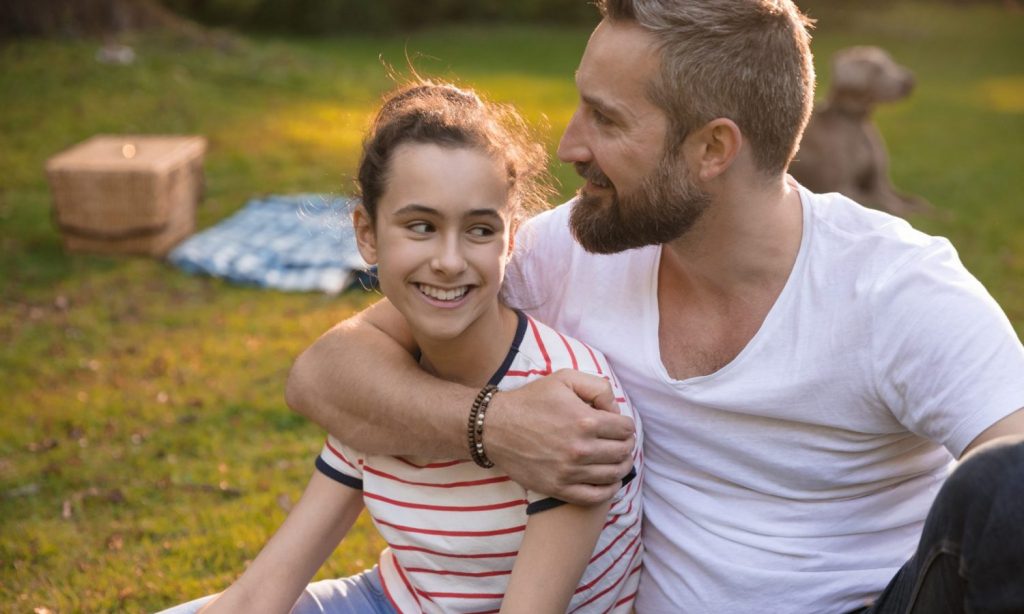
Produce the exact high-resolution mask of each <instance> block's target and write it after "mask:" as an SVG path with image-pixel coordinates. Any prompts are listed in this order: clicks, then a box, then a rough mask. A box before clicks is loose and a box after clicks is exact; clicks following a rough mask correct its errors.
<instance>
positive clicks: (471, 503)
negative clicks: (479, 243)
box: [316, 313, 643, 614]
mask: <svg viewBox="0 0 1024 614" xmlns="http://www.w3.org/2000/svg"><path fill="white" fill-rule="evenodd" d="M518 315H519V326H518V330H517V331H516V337H515V340H514V341H513V344H512V347H511V348H510V350H509V353H508V356H507V357H506V359H505V361H504V363H503V364H502V366H501V368H499V369H498V372H497V373H495V375H494V377H493V378H492V379H491V382H490V383H492V384H494V385H496V386H498V388H499V389H501V390H509V389H513V388H518V387H519V386H522V385H524V384H526V383H527V382H530V381H532V380H534V379H537V378H539V377H544V376H545V375H548V374H550V373H552V372H554V371H556V370H558V369H563V368H572V369H577V370H579V371H583V372H587V373H593V374H596V375H600V376H603V377H605V378H607V379H608V381H609V382H610V383H611V385H612V388H613V390H614V392H615V396H616V400H617V401H618V403H619V408H620V411H621V412H622V413H623V414H625V415H629V416H630V417H632V418H633V419H634V421H635V424H636V428H637V433H636V440H637V445H636V448H634V452H633V464H634V467H635V469H636V471H635V474H631V477H632V479H627V480H624V485H623V487H622V488H621V489H620V490H619V492H618V494H617V495H616V497H615V499H614V500H613V501H612V504H611V507H610V509H609V510H608V518H607V522H606V524H605V526H604V529H603V530H602V532H601V535H600V537H599V538H598V542H597V546H596V547H595V549H594V554H593V557H592V558H591V560H590V563H589V565H588V566H587V569H586V571H585V572H584V573H583V577H582V578H581V579H580V582H579V585H578V586H577V588H576V593H575V595H574V596H573V599H572V601H571V603H570V605H569V609H568V611H569V612H586V613H591V612H594V613H597V612H601V613H604V612H615V613H620V612H621V613H625V612H629V610H630V607H631V606H632V603H633V599H634V597H635V595H636V590H637V585H638V583H639V573H638V572H639V571H640V563H641V555H642V552H643V550H642V547H641V544H640V514H641V509H640V505H641V504H640V502H641V498H640V496H639V489H640V483H641V477H642V476H641V472H642V470H643V469H642V467H643V463H642V449H643V447H642V446H643V434H642V431H641V427H640V422H639V418H638V416H637V415H636V413H635V412H634V411H633V407H632V406H631V405H630V403H629V401H628V400H627V398H626V395H625V394H624V393H623V391H622V388H621V387H620V386H619V382H618V380H617V379H616V378H615V376H614V375H613V374H612V372H611V370H610V369H609V368H608V363H607V361H606V360H605V358H604V356H603V355H601V354H600V353H599V352H597V351H596V350H593V349H591V348H590V347H588V346H587V345H586V344H584V343H582V342H580V341H577V340H575V339H572V338H569V337H566V336H564V335H561V334H559V333H558V332H556V331H554V330H552V329H551V328H548V327H547V326H545V325H543V324H541V323H540V322H537V321H536V320H534V319H532V318H529V317H528V316H525V315H524V314H522V313H519V314H518ZM316 464H317V468H318V469H319V470H320V471H321V472H323V473H324V474H325V475H327V476H328V477H331V478H333V479H335V480H337V481H339V482H341V483H343V484H345V485H348V486H350V487H353V488H360V489H362V490H363V499H364V501H365V503H366V507H367V509H368V510H369V512H370V515H371V517H372V518H373V522H374V524H375V525H376V526H377V530H378V531H379V532H380V534H381V535H382V536H383V537H384V539H385V541H387V543H388V546H389V547H388V548H386V549H385V550H384V552H382V553H381V556H380V572H381V576H380V577H381V582H382V584H383V586H384V591H385V593H386V594H387V596H388V598H389V599H390V600H391V603H392V604H393V605H394V606H395V609H396V610H398V611H399V612H401V613H403V614H406V613H413V612H416V613H418V612H430V613H433V612H474V613H483V612H497V611H498V609H499V608H500V607H501V600H502V598H503V597H504V593H505V587H506V586H507V584H508V580H509V575H510V573H511V571H512V565H513V563H514V562H515V557H516V554H517V553H518V550H519V544H520V542H521V541H522V538H523V532H524V530H525V528H526V519H527V515H528V514H530V513H534V512H541V511H543V510H545V509H548V508H549V507H551V506H552V505H557V504H558V503H559V502H557V501H555V500H554V499H551V498H549V497H547V496H546V495H543V494H540V493H536V492H532V491H527V490H526V489H524V488H523V487H522V486H519V485H518V484H517V483H515V482H513V481H512V480H511V479H510V478H509V477H508V476H507V475H505V474H503V473H501V472H500V471H498V470H497V469H482V468H480V467H478V466H477V465H475V464H474V463H473V462H472V461H464V460H441V461H438V460H426V459H417V458H411V457H393V456H371V455H363V454H361V453H359V452H357V451H355V450H353V449H352V448H349V447H346V446H343V445H342V444H341V443H340V442H338V441H337V440H336V439H334V438H333V437H328V440H327V443H326V444H325V446H324V449H323V451H322V452H321V453H320V457H319V458H318V459H317V463H316Z"/></svg>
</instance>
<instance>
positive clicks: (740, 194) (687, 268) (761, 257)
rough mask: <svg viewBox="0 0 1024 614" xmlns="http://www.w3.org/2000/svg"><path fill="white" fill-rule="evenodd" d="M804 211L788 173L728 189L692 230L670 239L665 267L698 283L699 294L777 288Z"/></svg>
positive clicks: (792, 255)
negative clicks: (777, 177)
mask: <svg viewBox="0 0 1024 614" xmlns="http://www.w3.org/2000/svg"><path fill="white" fill-rule="evenodd" d="M802 212H803V209H802V207H801V204H800V196H799V193H798V191H797V189H796V188H795V187H794V186H793V185H792V184H788V183H787V182H786V181H785V179H783V178H780V179H779V180H778V181H775V182H773V183H771V184H768V185H757V186H755V187H753V188H746V187H745V188H743V189H740V190H732V191H729V190H728V189H723V190H722V191H721V192H719V193H718V194H716V195H715V202H714V203H713V204H712V205H711V206H710V207H709V209H708V211H707V212H705V214H704V216H702V218H701V219H700V220H699V221H698V222H697V224H696V225H695V226H694V227H693V228H692V229H691V230H690V231H689V232H687V233H686V234H685V235H683V236H682V237H680V238H678V239H676V240H675V241H673V242H671V243H668V244H666V245H665V247H664V250H663V255H662V264H661V266H662V267H663V268H667V270H664V271H663V272H662V273H663V274H668V275H669V276H671V277H676V278H678V281H679V282H680V283H681V284H682V285H684V286H692V288H693V290H694V291H695V292H696V293H697V296H706V297H713V296H717V297H720V298H721V299H725V300H729V297H738V296H739V297H741V296H743V295H745V294H747V293H750V292H758V291H764V290H767V291H769V292H771V291H772V290H771V289H774V290H775V291H776V293H777V291H781V288H782V286H783V285H785V282H786V280H787V279H788V277H789V273H790V271H791V270H792V268H793V264H794V263H795V261H796V256H797V253H798V252H799V250H800V241H801V238H802V235H803V213H802Z"/></svg>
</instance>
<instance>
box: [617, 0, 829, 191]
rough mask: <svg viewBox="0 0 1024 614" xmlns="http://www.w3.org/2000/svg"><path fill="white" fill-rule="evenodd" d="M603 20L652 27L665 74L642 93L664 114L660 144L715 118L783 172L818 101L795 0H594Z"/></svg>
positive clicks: (757, 157) (764, 164) (803, 20)
mask: <svg viewBox="0 0 1024 614" xmlns="http://www.w3.org/2000/svg"><path fill="white" fill-rule="evenodd" d="M597 6H598V9H599V10H600V11H601V15H602V16H603V17H605V18H606V19H607V20H609V21H612V22H615V21H632V22H635V23H637V24H638V25H640V26H641V27H643V28H645V29H646V30H648V31H649V32H651V33H653V34H654V36H655V37H656V40H657V41H658V47H659V49H660V51H661V54H662V56H661V70H660V73H659V76H658V78H657V79H656V80H655V81H654V83H652V84H651V87H650V90H649V92H648V95H649V96H650V98H651V101H652V102H653V103H654V104H656V105H657V106H658V107H660V108H661V109H663V110H664V111H665V113H666V115H667V116H668V120H669V135H668V140H667V143H666V147H667V148H668V150H669V151H670V152H672V151H676V150H677V149H678V147H679V146H680V145H681V144H682V142H683V140H684V139H685V138H686V136H687V135H688V134H689V133H690V132H692V131H693V130H695V129H697V128H699V127H701V126H703V125H704V124H706V123H707V122H709V121H711V120H713V119H716V118H718V117H725V118H728V119H731V120H732V121H734V122H736V124H737V125H738V126H739V128H740V131H741V132H742V133H743V136H744V138H745V139H746V140H747V142H749V143H750V145H751V150H752V153H753V157H754V162H755V163H756V164H757V166H758V168H759V169H761V170H762V171H763V172H765V173H766V174H769V175H774V174H778V173H782V172H783V171H785V169H786V168H787V166H788V165H789V162H790V160H791V159H792V157H793V155H794V154H795V153H796V149H797V146H798V144H799V142H800V135H801V134H802V133H803V129H804V127H805V126H806V125H807V120H808V118H809V117H810V113H811V107H812V106H813V103H814V65H813V63H812V59H813V58H812V56H811V49H810V34H809V33H808V31H807V29H808V27H810V25H811V23H812V22H811V20H810V19H808V18H807V17H805V16H804V15H803V14H802V13H801V12H800V10H799V9H798V8H797V7H796V6H795V5H794V4H793V3H792V1H791V0H598V3H597Z"/></svg>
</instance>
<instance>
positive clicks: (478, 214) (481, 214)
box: [466, 209, 501, 219]
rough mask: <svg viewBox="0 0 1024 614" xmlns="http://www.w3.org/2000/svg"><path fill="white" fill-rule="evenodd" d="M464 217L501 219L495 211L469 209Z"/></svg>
mask: <svg viewBox="0 0 1024 614" xmlns="http://www.w3.org/2000/svg"><path fill="white" fill-rule="evenodd" d="M466 217H496V218H498V219H501V215H500V214H498V210H497V209H470V210H469V211H468V212H467V213H466Z"/></svg>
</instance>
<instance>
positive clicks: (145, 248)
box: [46, 135, 206, 256]
mask: <svg viewBox="0 0 1024 614" xmlns="http://www.w3.org/2000/svg"><path fill="white" fill-rule="evenodd" d="M205 152H206V139H204V138H203V137H199V136H141V135H98V136H94V137H92V138H90V139H88V140H86V141H84V142H82V143H79V144H78V145H75V146H73V147H71V148H69V149H66V150H65V151H62V152H61V153H59V154H57V155H55V156H54V157H52V158H50V159H49V160H48V161H47V163H46V174H47V178H48V179H49V182H50V189H51V190H52V193H53V204H54V208H53V214H54V215H53V217H54V222H55V224H56V225H57V227H58V228H59V229H60V231H61V235H62V237H63V240H64V247H65V248H66V249H68V250H70V251H88V252H99V253H125V254H147V255H151V256H162V255H163V254H165V253H166V252H167V251H168V250H170V249H171V248H172V247H173V246H174V245H175V244H177V243H178V242H179V241H181V240H182V239H184V238H185V237H187V236H188V235H190V234H191V233H192V232H193V231H194V229H195V213H196V206H197V204H198V202H199V200H200V199H201V197H202V191H203V155H204V154H205Z"/></svg>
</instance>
